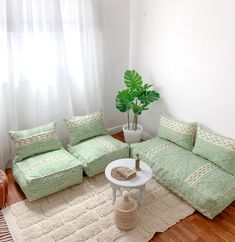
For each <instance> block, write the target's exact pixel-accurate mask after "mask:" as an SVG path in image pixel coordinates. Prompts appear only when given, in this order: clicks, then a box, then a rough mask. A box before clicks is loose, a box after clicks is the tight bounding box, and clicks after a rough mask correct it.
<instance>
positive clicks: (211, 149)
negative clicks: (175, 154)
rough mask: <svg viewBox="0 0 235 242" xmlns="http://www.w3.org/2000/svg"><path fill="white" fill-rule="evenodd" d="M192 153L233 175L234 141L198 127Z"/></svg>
mask: <svg viewBox="0 0 235 242" xmlns="http://www.w3.org/2000/svg"><path fill="white" fill-rule="evenodd" d="M193 153H195V154H198V155H200V156H202V157H204V158H206V159H208V160H210V161H212V162H213V163H215V164H217V165H218V166H220V167H222V168H223V169H224V170H226V171H227V172H229V173H231V174H233V175H235V140H233V139H230V138H226V137H224V136H221V135H219V134H216V133H214V132H212V131H210V130H208V129H205V128H203V127H201V126H199V127H198V132H197V138H196V143H195V147H194V149H193Z"/></svg>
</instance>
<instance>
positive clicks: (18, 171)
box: [13, 149, 83, 201]
mask: <svg viewBox="0 0 235 242" xmlns="http://www.w3.org/2000/svg"><path fill="white" fill-rule="evenodd" d="M13 174H14V177H15V179H16V181H17V183H18V184H19V186H20V187H21V189H22V190H23V192H24V194H25V195H26V197H27V199H28V200H29V201H33V200H37V199H39V198H41V197H45V196H47V195H49V194H51V193H54V192H57V191H60V190H62V189H64V188H66V187H68V186H71V185H74V184H78V183H81V182H82V180H83V169H82V165H81V162H80V161H79V160H77V159H76V158H74V157H73V156H72V155H71V154H70V153H69V152H67V151H66V150H64V149H60V150H56V151H50V152H47V153H43V154H39V155H35V156H32V157H29V158H27V159H25V160H23V161H21V162H17V163H15V164H14V165H13Z"/></svg>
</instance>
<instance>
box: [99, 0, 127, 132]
mask: <svg viewBox="0 0 235 242" xmlns="http://www.w3.org/2000/svg"><path fill="white" fill-rule="evenodd" d="M129 7H130V1H129V0H118V1H117V0H102V20H103V21H102V24H103V41H104V58H105V59H104V97H103V102H104V116H105V124H106V127H107V128H112V127H115V126H119V125H122V124H124V123H125V122H126V120H125V118H126V116H125V114H122V113H120V112H119V111H118V110H117V109H116V108H115V97H116V94H117V92H118V90H121V89H123V88H124V82H123V74H124V71H125V70H126V69H127V68H128V64H129V13H130V8H129Z"/></svg>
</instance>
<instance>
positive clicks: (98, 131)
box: [64, 111, 107, 145]
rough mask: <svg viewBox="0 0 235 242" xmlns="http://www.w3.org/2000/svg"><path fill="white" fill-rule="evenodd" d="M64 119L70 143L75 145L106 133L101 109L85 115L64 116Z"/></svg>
mask: <svg viewBox="0 0 235 242" xmlns="http://www.w3.org/2000/svg"><path fill="white" fill-rule="evenodd" d="M64 121H65V124H66V126H67V128H68V130H69V138H70V144H71V145H76V144H78V143H79V142H81V141H83V140H86V139H89V138H92V137H95V136H99V135H104V134H107V130H106V129H105V127H104V121H103V112H101V111H98V112H95V113H91V114H88V115H85V116H76V117H72V118H65V119H64Z"/></svg>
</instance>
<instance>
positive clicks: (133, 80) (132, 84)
mask: <svg viewBox="0 0 235 242" xmlns="http://www.w3.org/2000/svg"><path fill="white" fill-rule="evenodd" d="M124 81H125V84H126V86H127V87H128V88H130V89H131V90H136V89H138V88H141V86H142V83H143V81H142V77H141V76H140V75H139V73H137V72H136V71H135V70H132V71H130V70H127V71H126V72H125V74H124Z"/></svg>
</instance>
